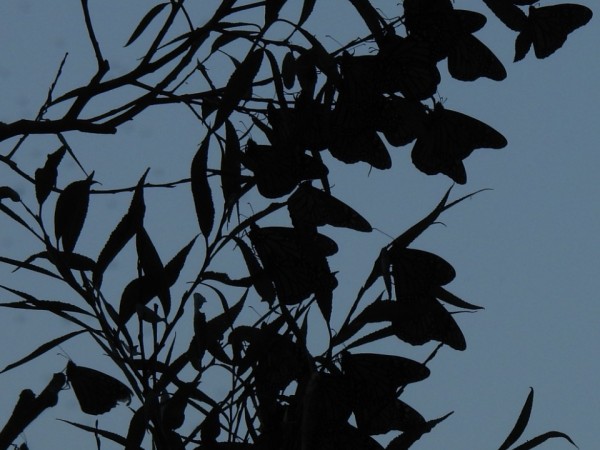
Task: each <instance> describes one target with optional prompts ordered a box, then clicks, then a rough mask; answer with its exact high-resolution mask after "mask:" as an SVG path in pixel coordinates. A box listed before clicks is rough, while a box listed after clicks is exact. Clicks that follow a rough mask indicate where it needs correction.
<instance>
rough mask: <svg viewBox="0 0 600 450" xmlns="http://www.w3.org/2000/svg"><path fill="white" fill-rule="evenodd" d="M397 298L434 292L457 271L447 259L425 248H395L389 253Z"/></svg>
mask: <svg viewBox="0 0 600 450" xmlns="http://www.w3.org/2000/svg"><path fill="white" fill-rule="evenodd" d="M389 260H390V262H391V264H392V276H393V278H394V287H395V292H396V299H398V300H401V299H403V298H405V297H408V298H410V297H412V296H414V295H418V294H424V293H432V292H434V290H435V288H437V287H439V286H444V285H446V284H448V283H450V282H451V281H452V280H453V279H454V277H456V271H455V270H454V268H453V267H452V266H451V265H450V263H448V262H447V261H446V260H445V259H443V258H441V257H439V256H438V255H435V254H433V253H429V252H426V251H423V250H417V249H412V248H401V249H394V250H393V251H390V253H389Z"/></svg>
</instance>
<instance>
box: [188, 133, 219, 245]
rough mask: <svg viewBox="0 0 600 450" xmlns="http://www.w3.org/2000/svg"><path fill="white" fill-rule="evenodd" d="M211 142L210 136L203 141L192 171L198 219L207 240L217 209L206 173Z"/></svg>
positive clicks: (193, 193) (193, 194) (193, 192)
mask: <svg viewBox="0 0 600 450" xmlns="http://www.w3.org/2000/svg"><path fill="white" fill-rule="evenodd" d="M209 142H210V135H209V136H207V137H206V138H205V139H204V141H202V144H201V145H200V148H199V149H198V151H197V152H196V155H195V156H194V159H193V160H192V166H191V169H190V172H191V180H192V196H193V197H194V206H195V207H196V217H197V218H198V224H199V225H200V231H201V232H202V234H203V235H204V237H205V238H206V239H208V236H209V235H210V232H211V230H212V227H213V224H214V220H215V207H214V204H213V200H212V193H211V190H210V184H209V183H208V174H207V172H206V169H207V167H206V165H207V160H208V147H209Z"/></svg>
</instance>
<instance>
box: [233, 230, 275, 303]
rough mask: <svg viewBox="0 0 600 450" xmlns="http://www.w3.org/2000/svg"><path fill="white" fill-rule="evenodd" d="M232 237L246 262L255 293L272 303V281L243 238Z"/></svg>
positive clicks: (273, 292)
mask: <svg viewBox="0 0 600 450" xmlns="http://www.w3.org/2000/svg"><path fill="white" fill-rule="evenodd" d="M233 239H234V240H235V242H236V244H237V245H238V247H239V249H240V251H241V252H242V256H243V258H244V261H245V262H246V267H248V273H249V274H250V278H252V284H253V285H254V289H256V293H257V294H258V295H260V298H261V299H262V300H263V301H266V302H267V303H269V304H272V303H273V301H274V300H275V288H274V287H273V282H272V281H271V280H269V279H268V277H267V275H266V273H265V271H264V269H263V268H262V267H261V265H260V263H259V262H258V260H257V259H256V256H255V255H254V253H253V252H252V249H251V248H250V247H249V246H248V245H247V244H246V243H245V242H244V241H243V240H241V239H239V238H237V237H234V238H233Z"/></svg>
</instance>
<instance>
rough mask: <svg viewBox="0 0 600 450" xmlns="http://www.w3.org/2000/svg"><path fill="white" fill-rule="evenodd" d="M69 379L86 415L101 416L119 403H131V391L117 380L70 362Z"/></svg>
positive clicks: (68, 368) (68, 365) (68, 367)
mask: <svg viewBox="0 0 600 450" xmlns="http://www.w3.org/2000/svg"><path fill="white" fill-rule="evenodd" d="M67 379H68V380H69V383H70V384H71V387H72V388H73V392H75V396H76V397H77V401H78V402H79V406H80V407H81V410H82V411H83V412H84V413H87V414H92V415H95V416H97V415H99V414H104V413H106V412H108V411H110V410H111V409H113V408H114V407H115V406H116V405H117V402H127V403H129V402H130V401H131V396H132V393H131V390H130V389H129V388H128V387H127V386H125V385H124V384H123V383H121V382H120V381H119V380H117V379H116V378H113V377H111V376H110V375H106V374H105V373H102V372H100V371H98V370H95V369H90V368H89V367H83V366H78V365H76V364H75V363H74V362H72V361H69V362H68V364H67Z"/></svg>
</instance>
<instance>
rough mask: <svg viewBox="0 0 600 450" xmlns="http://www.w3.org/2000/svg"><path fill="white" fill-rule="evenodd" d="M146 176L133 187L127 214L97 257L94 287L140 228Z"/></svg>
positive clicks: (144, 206)
mask: <svg viewBox="0 0 600 450" xmlns="http://www.w3.org/2000/svg"><path fill="white" fill-rule="evenodd" d="M147 174H148V170H146V172H144V175H142V178H140V180H139V182H138V184H137V186H136V187H135V191H134V193H133V198H132V199H131V204H130V205H129V209H128V210H127V213H126V214H125V215H124V216H123V218H122V219H121V221H120V222H119V224H118V225H117V226H116V228H115V229H114V230H113V232H112V233H111V234H110V236H109V238H108V241H107V242H106V244H104V248H103V249H102V251H101V252H100V255H99V256H98V260H97V262H96V270H94V274H93V277H92V279H93V282H94V285H96V286H97V287H100V284H102V276H103V274H104V271H105V270H106V268H107V267H108V265H109V264H110V263H111V262H112V260H113V259H114V258H115V256H117V254H119V252H120V251H121V250H122V249H123V247H125V244H127V242H129V240H130V239H131V238H132V237H133V236H135V234H136V233H137V231H138V230H139V229H140V228H141V227H142V224H143V220H144V213H145V211H146V204H145V203H144V182H145V181H146V175H147Z"/></svg>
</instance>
